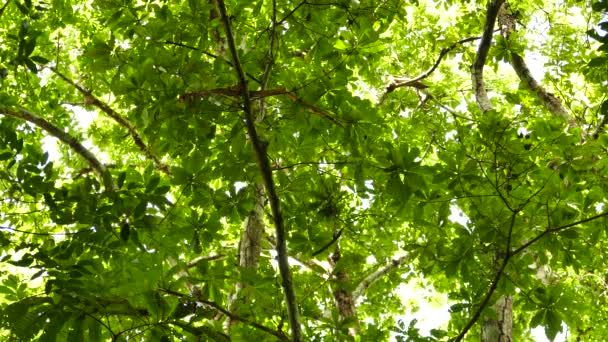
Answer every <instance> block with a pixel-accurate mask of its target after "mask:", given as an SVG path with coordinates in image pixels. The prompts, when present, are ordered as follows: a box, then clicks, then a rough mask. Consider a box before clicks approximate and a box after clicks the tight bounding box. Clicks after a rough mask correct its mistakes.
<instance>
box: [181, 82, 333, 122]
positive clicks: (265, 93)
mask: <svg viewBox="0 0 608 342" xmlns="http://www.w3.org/2000/svg"><path fill="white" fill-rule="evenodd" d="M241 93H242V91H241V88H240V86H236V87H230V88H216V89H207V90H198V91H193V92H190V93H186V94H184V95H181V96H180V97H179V99H180V101H185V100H188V99H192V98H197V97H205V96H209V95H223V96H230V97H240V96H241ZM277 95H284V96H285V97H287V98H288V99H290V100H291V101H292V102H294V103H297V104H300V105H302V106H303V107H305V108H306V109H308V110H309V111H310V112H311V113H313V114H315V115H318V116H320V117H322V118H324V119H326V120H329V121H331V122H332V123H334V124H335V125H337V126H340V127H343V126H344V125H343V124H342V123H341V122H340V121H338V119H336V118H334V117H333V116H332V115H331V114H329V113H327V112H326V111H324V110H323V109H321V108H319V107H316V106H314V105H312V104H310V103H308V102H306V101H304V100H303V99H301V98H299V97H298V96H296V95H295V94H293V92H290V91H289V90H287V89H285V88H275V89H262V90H249V96H250V98H251V99H263V98H266V97H269V96H277Z"/></svg>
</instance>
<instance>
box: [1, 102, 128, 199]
mask: <svg viewBox="0 0 608 342" xmlns="http://www.w3.org/2000/svg"><path fill="white" fill-rule="evenodd" d="M0 111H1V112H3V114H6V115H10V116H12V117H15V118H19V119H22V120H25V121H27V122H30V123H32V124H34V125H35V126H37V127H39V128H41V129H43V130H45V131H46V132H47V133H49V134H50V135H52V136H54V137H55V138H57V139H59V140H60V141H62V142H64V143H65V144H67V145H68V146H70V147H71V148H72V150H74V152H76V153H77V154H79V155H80V156H81V157H82V158H83V159H84V160H86V161H87V163H89V165H90V166H91V168H92V169H93V170H95V172H96V173H97V174H98V175H99V177H101V179H102V181H103V184H104V187H105V188H106V190H107V191H114V190H116V185H115V184H114V180H113V179H112V174H111V173H110V171H108V169H107V168H106V167H105V166H104V165H103V164H102V163H101V162H100V161H99V160H98V159H97V158H96V157H95V155H93V153H92V152H91V151H89V150H88V149H87V148H86V147H84V146H83V145H82V144H81V143H80V142H79V141H78V140H76V138H74V137H72V136H71V135H69V134H68V133H66V132H64V131H63V130H62V129H60V128H59V127H57V126H55V125H53V124H52V123H50V122H49V121H47V120H46V119H44V118H42V117H40V116H38V115H36V114H34V113H32V112H30V111H27V110H25V109H23V108H18V109H12V108H8V107H5V106H0Z"/></svg>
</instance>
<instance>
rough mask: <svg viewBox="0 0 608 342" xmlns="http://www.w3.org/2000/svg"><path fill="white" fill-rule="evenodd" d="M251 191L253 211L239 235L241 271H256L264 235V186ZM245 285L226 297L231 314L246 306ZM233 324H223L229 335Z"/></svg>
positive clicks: (257, 185)
mask: <svg viewBox="0 0 608 342" xmlns="http://www.w3.org/2000/svg"><path fill="white" fill-rule="evenodd" d="M253 191H254V196H255V204H254V208H253V210H252V211H251V212H250V213H249V216H248V217H247V222H246V224H245V230H244V231H243V234H242V235H241V241H240V243H239V258H238V261H239V266H240V267H241V268H243V269H249V270H254V269H257V267H258V264H259V259H260V251H261V249H262V245H261V242H262V236H263V234H264V202H265V196H264V185H263V184H254V185H253ZM247 292H248V291H247V288H246V285H245V284H244V283H243V282H238V283H237V284H236V287H235V289H234V292H233V293H232V294H231V295H230V296H229V297H228V303H227V304H228V305H227V309H228V311H230V312H232V311H233V310H235V309H236V308H237V307H238V306H239V305H240V304H246V303H247V302H248V301H249V293H247ZM233 323H235V322H234V321H233V320H232V319H231V318H230V317H228V319H227V320H226V321H225V322H224V330H225V332H226V333H227V334H228V335H229V334H230V326H231V325H232V324H233Z"/></svg>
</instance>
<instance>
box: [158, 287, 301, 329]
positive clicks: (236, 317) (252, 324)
mask: <svg viewBox="0 0 608 342" xmlns="http://www.w3.org/2000/svg"><path fill="white" fill-rule="evenodd" d="M158 290H159V291H161V292H164V293H167V294H170V295H173V296H177V297H181V298H189V295H186V294H184V293H180V292H177V291H173V290H169V289H164V288H159V289H158ZM193 300H196V301H197V302H199V303H202V304H204V305H207V306H209V307H211V308H213V309H215V310H217V311H219V312H221V313H222V314H224V315H226V316H228V317H230V318H231V319H233V320H235V321H240V322H242V323H243V324H246V325H249V326H250V327H253V328H256V329H258V330H261V331H264V332H266V333H268V334H270V335H273V336H275V337H277V338H278V339H279V340H280V341H289V338H287V336H285V334H284V333H283V332H281V331H276V330H274V329H271V328H268V327H266V326H263V325H261V324H259V323H256V322H253V321H251V320H248V319H247V318H245V317H241V316H239V315H237V314H235V313H232V312H230V311H228V310H226V309H225V308H223V307H222V306H220V305H219V304H217V303H216V302H212V301H209V300H205V299H202V298H193Z"/></svg>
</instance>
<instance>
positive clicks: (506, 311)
mask: <svg viewBox="0 0 608 342" xmlns="http://www.w3.org/2000/svg"><path fill="white" fill-rule="evenodd" d="M492 309H494V311H495V312H496V318H488V317H485V318H484V322H483V326H482V328H481V342H513V337H512V336H513V297H512V296H502V297H500V298H499V299H498V300H497V301H496V303H494V305H493V306H492Z"/></svg>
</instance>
